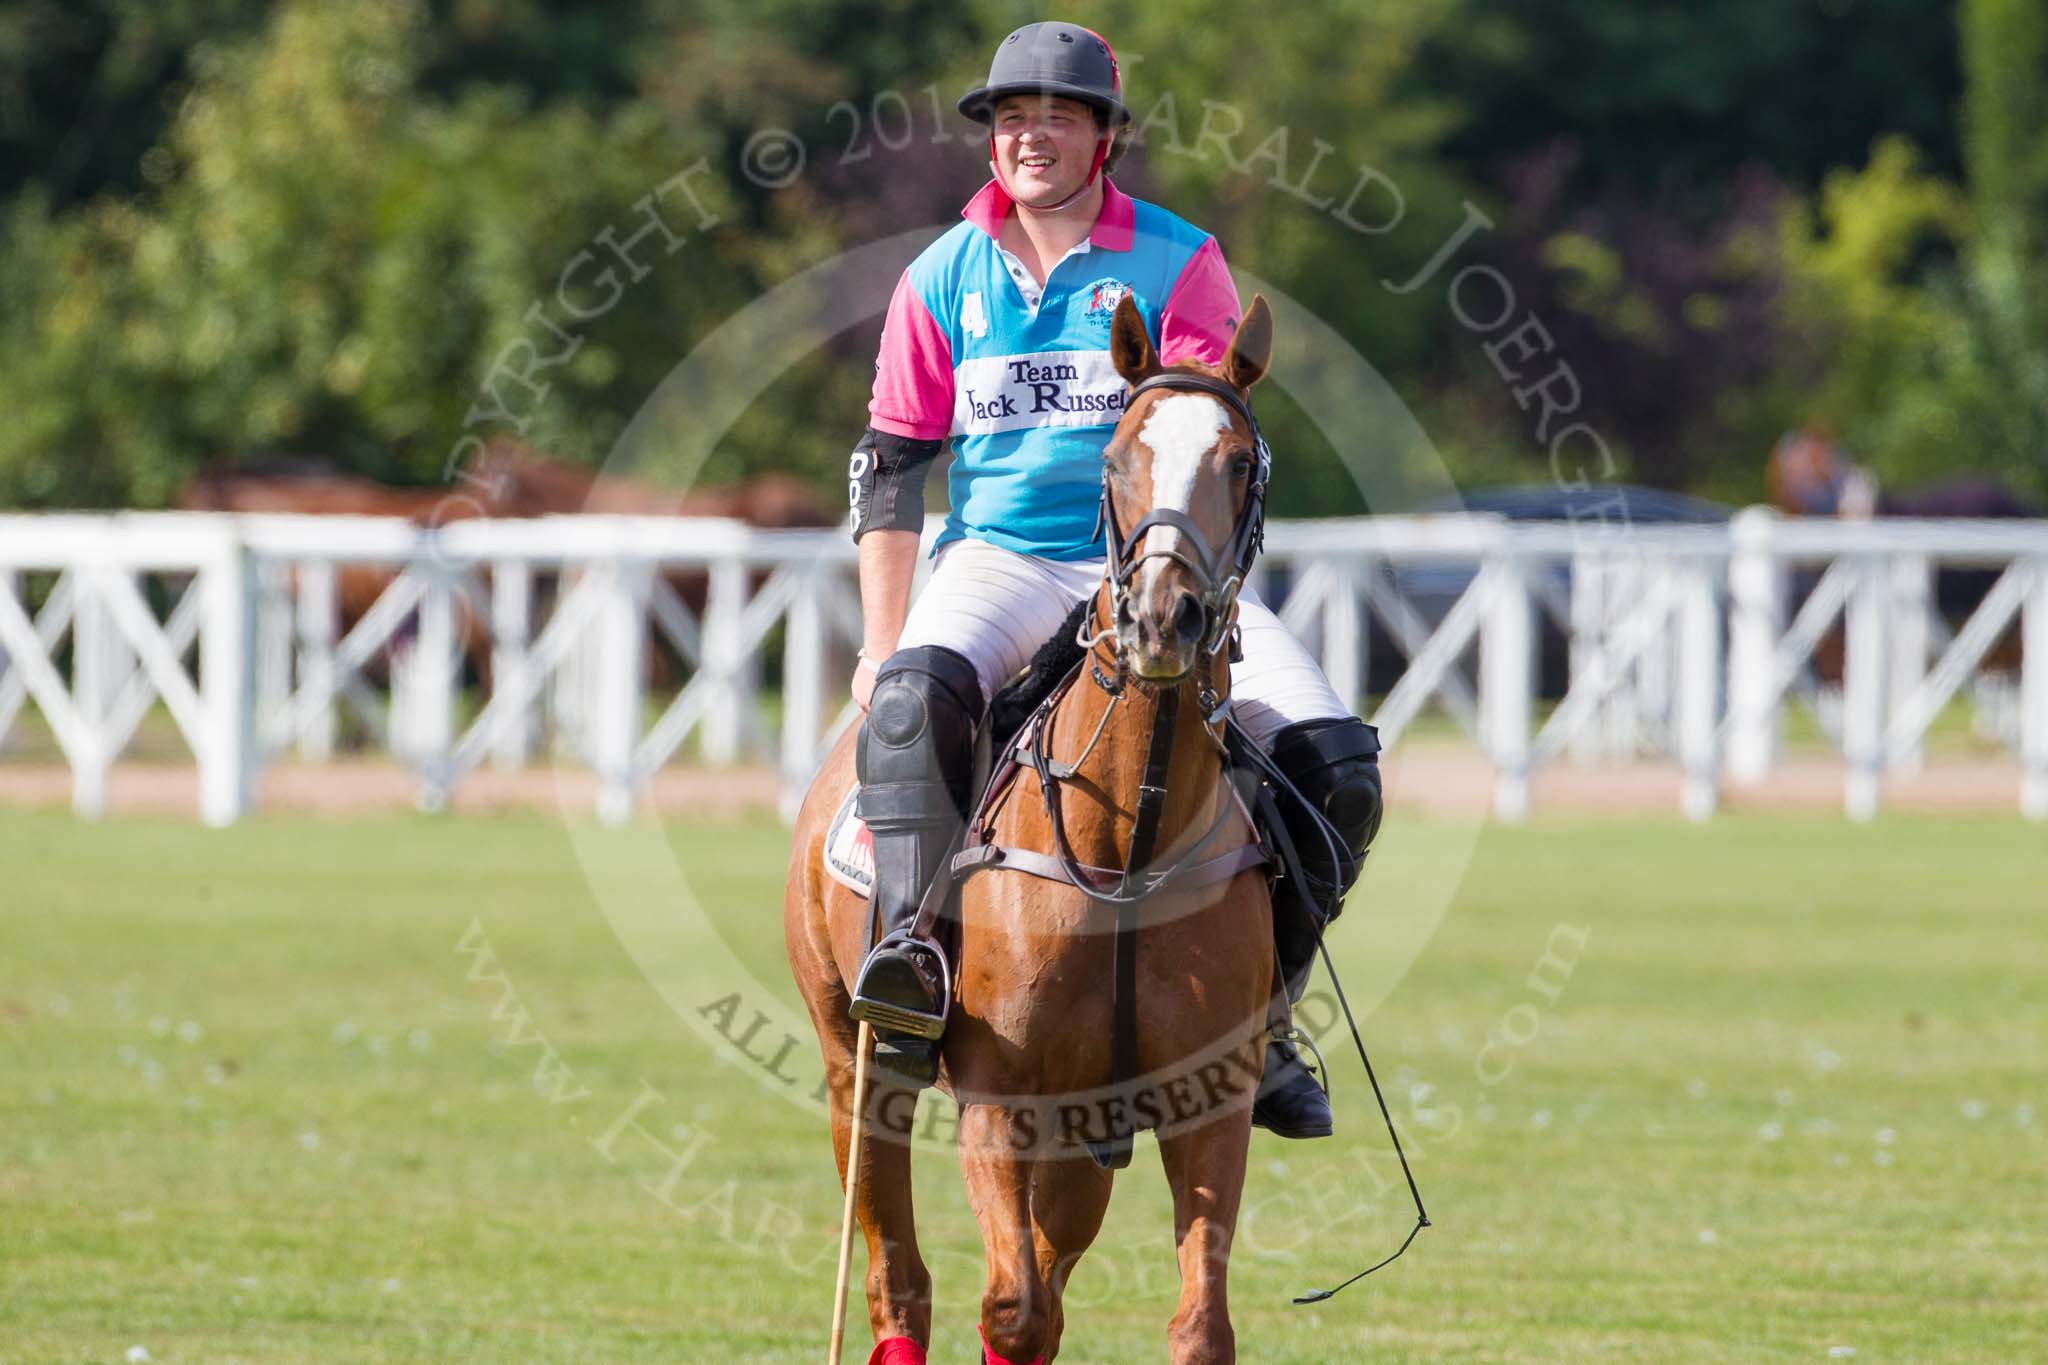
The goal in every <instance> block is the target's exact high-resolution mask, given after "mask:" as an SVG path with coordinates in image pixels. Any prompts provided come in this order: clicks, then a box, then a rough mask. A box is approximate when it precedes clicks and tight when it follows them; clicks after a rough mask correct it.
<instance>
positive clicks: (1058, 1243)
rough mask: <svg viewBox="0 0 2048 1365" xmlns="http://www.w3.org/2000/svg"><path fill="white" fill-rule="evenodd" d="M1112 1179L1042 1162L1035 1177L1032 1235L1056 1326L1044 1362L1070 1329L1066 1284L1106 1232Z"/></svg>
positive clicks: (1092, 1167)
mask: <svg viewBox="0 0 2048 1365" xmlns="http://www.w3.org/2000/svg"><path fill="white" fill-rule="evenodd" d="M1113 1180H1114V1177H1113V1176H1112V1175H1111V1174H1110V1173H1109V1172H1108V1171H1105V1170H1103V1169H1102V1168H1101V1167H1099V1166H1097V1165H1096V1164H1095V1163H1094V1162H1092V1161H1088V1160H1075V1161H1054V1160H1050V1159H1047V1160H1041V1161H1040V1162H1039V1163H1038V1166H1037V1168H1036V1169H1035V1170H1034V1171H1033V1172H1032V1175H1031V1231H1032V1242H1033V1245H1034V1247H1035V1249H1036V1251H1037V1254H1038V1274H1039V1276H1040V1278H1042V1279H1043V1280H1044V1281H1045V1283H1046V1287H1047V1289H1048V1290H1050V1291H1051V1294H1052V1327H1051V1330H1050V1332H1049V1333H1048V1334H1047V1339H1046V1344H1045V1358H1046V1359H1047V1360H1048V1361H1051V1360H1055V1359H1057V1358H1058V1357H1059V1353H1060V1336H1061V1334H1062V1333H1063V1332H1064V1331H1065V1329H1066V1325H1067V1314H1066V1307H1065V1301H1066V1293H1067V1279H1068V1277H1069V1276H1071V1275H1072V1274H1073V1273H1074V1266H1075V1264H1076V1263H1077V1262H1078V1261H1080V1259H1081V1254H1082V1253H1083V1252H1085V1251H1086V1250H1088V1247H1089V1245H1090V1244H1091V1243H1093V1242H1094V1241H1095V1235H1096V1234H1097V1233H1098V1232H1100V1231H1102V1216H1103V1214H1105V1213H1107V1212H1108V1211H1109V1192H1110V1188H1111V1185H1112V1183H1113Z"/></svg>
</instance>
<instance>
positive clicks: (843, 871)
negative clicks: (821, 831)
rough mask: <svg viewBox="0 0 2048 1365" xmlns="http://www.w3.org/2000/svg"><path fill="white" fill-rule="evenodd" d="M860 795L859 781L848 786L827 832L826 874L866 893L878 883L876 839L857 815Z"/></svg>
mask: <svg viewBox="0 0 2048 1365" xmlns="http://www.w3.org/2000/svg"><path fill="white" fill-rule="evenodd" d="M859 795H860V784H859V783H858V782H856V783H853V784H852V785H850V786H848V787H847V789H846V797H845V799H844V800H842V801H841V802H840V803H839V811H838V813H837V814H835V815H834V816H833V817H832V824H831V825H830V827H829V828H827V829H826V831H825V854H824V857H825V875H826V876H828V877H830V878H831V879H832V880H833V881H835V882H838V883H839V884H840V885H841V886H843V887H845V888H847V889H848V890H849V891H852V892H854V893H855V894H856V895H861V896H865V895H867V894H868V893H869V892H870V891H872V890H873V889H874V885H875V839H874V836H873V835H871V834H869V833H868V827H867V825H866V824H864V823H863V822H862V820H861V818H860V817H859V816H858V815H856V814H854V811H853V803H854V800H855V798H857V797H858V796H859Z"/></svg>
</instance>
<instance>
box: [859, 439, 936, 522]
mask: <svg viewBox="0 0 2048 1365" xmlns="http://www.w3.org/2000/svg"><path fill="white" fill-rule="evenodd" d="M944 444H945V442H944V441H943V440H937V441H919V440H915V439H913V438H911V437H908V436H898V435H896V434H895V433H894V432H888V431H876V430H875V429H874V428H873V427H869V428H868V429H867V430H866V431H865V432H863V433H862V435H861V438H860V444H859V445H857V446H855V447H854V448H853V457H852V459H851V460H850V461H849V462H848V464H847V467H846V496H847V500H848V501H849V502H850V503H852V504H853V538H854V539H855V540H859V539H860V538H861V537H862V536H864V535H866V534H867V533H868V532H869V531H878V530H879V531H922V530H923V529H924V479H925V475H926V474H928V473H930V472H931V466H932V461H933V460H936V459H937V458H938V457H939V447H940V446H942V445H944Z"/></svg>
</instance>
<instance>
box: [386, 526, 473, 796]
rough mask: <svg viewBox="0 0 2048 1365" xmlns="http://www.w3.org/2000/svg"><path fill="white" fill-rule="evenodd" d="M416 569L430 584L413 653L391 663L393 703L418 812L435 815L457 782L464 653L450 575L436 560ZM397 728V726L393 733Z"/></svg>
mask: <svg viewBox="0 0 2048 1365" xmlns="http://www.w3.org/2000/svg"><path fill="white" fill-rule="evenodd" d="M418 567H419V571H420V572H421V573H422V574H423V575H425V579H426V586H425V590H424V591H423V592H422V594H421V596H420V605H419V634H418V636H417V637H416V638H415V639H414V640H413V645H412V648H411V649H410V650H408V651H406V652H405V653H404V654H401V655H399V656H398V657H397V658H396V659H394V660H393V661H392V671H393V679H392V694H393V695H392V703H393V708H394V710H395V711H396V712H397V713H398V715H399V716H401V717H403V719H404V725H403V733H404V736H405V741H404V745H403V748H402V751H401V757H403V758H404V759H405V760H406V761H408V762H409V763H411V764H412V765H413V767H414V768H415V769H416V770H417V771H418V773H419V777H420V791H419V805H420V809H422V810H429V811H434V810H441V809H443V808H444V807H445V806H446V805H447V804H448V792H449V787H450V785H451V783H452V778H453V774H452V773H451V771H450V764H449V746H450V744H451V742H452V741H453V738H454V728H453V727H454V721H455V679H456V676H457V674H458V673H459V672H460V671H461V649H460V646H459V644H458V642H457V640H456V632H455V585H454V583H453V582H452V581H451V579H450V576H449V575H450V570H449V569H448V568H447V567H445V566H444V565H443V564H442V563H441V562H440V560H439V559H438V557H434V556H429V557H427V558H425V559H423V560H421V561H420V562H419V566H418ZM401 665H402V666H403V667H402V668H401ZM401 678H402V679H403V683H402V685H401V683H400V679H401ZM399 728H400V727H398V726H394V727H393V731H394V733H396V732H397V731H398V730H399Z"/></svg>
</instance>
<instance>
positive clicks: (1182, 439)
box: [1138, 393, 1230, 573]
mask: <svg viewBox="0 0 2048 1365" xmlns="http://www.w3.org/2000/svg"><path fill="white" fill-rule="evenodd" d="M1229 428H1230V416H1229V414H1228V413H1226V412H1224V410H1223V405H1222V404H1221V403H1219V402H1217V401H1216V400H1215V399H1214V398H1211V397H1210V396H1209V395H1208V394H1205V393H1175V394H1168V395H1167V396H1166V397H1164V398H1161V399H1159V400H1158V401H1157V402H1155V403H1153V405H1152V411H1151V412H1150V413H1148V414H1146V417H1145V425H1144V426H1143V427H1141V428H1139V430H1138V439H1139V440H1141V441H1143V442H1144V443H1145V446H1146V448H1147V449H1149V450H1150V451H1151V452H1152V508H1153V510H1154V511H1158V510H1159V509H1160V508H1162V507H1170V508H1172V509H1173V510H1174V511H1176V512H1186V511H1188V510H1190V509H1189V504H1190V503H1191V502H1193V500H1194V496H1195V481H1196V480H1197V479H1199V478H1200V477H1201V476H1202V462H1203V460H1205V459H1206V458H1207V457H1208V454H1209V452H1210V451H1212V450H1214V449H1215V448H1216V436H1217V433H1218V432H1222V431H1227V430H1229ZM1180 534H1181V533H1180V532H1179V531H1176V530H1174V529H1173V528H1172V527H1170V526H1155V527H1153V528H1152V529H1151V530H1150V531H1149V532H1147V533H1146V536H1145V541H1146V544H1145V546H1144V547H1142V548H1150V547H1151V543H1152V539H1153V537H1155V536H1167V537H1171V539H1168V540H1165V541H1163V542H1162V543H1161V544H1160V546H1159V548H1160V549H1162V550H1170V549H1172V548H1173V547H1174V546H1175V545H1177V544H1178V543H1179V537H1180ZM1170 562H1171V561H1169V560H1164V559H1160V560H1153V561H1152V562H1151V563H1149V564H1147V565H1146V566H1145V567H1146V568H1147V569H1148V570H1151V571H1152V572H1154V573H1156V572H1158V570H1160V569H1162V568H1164V567H1165V566H1166V565H1167V564H1168V563H1170Z"/></svg>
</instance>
